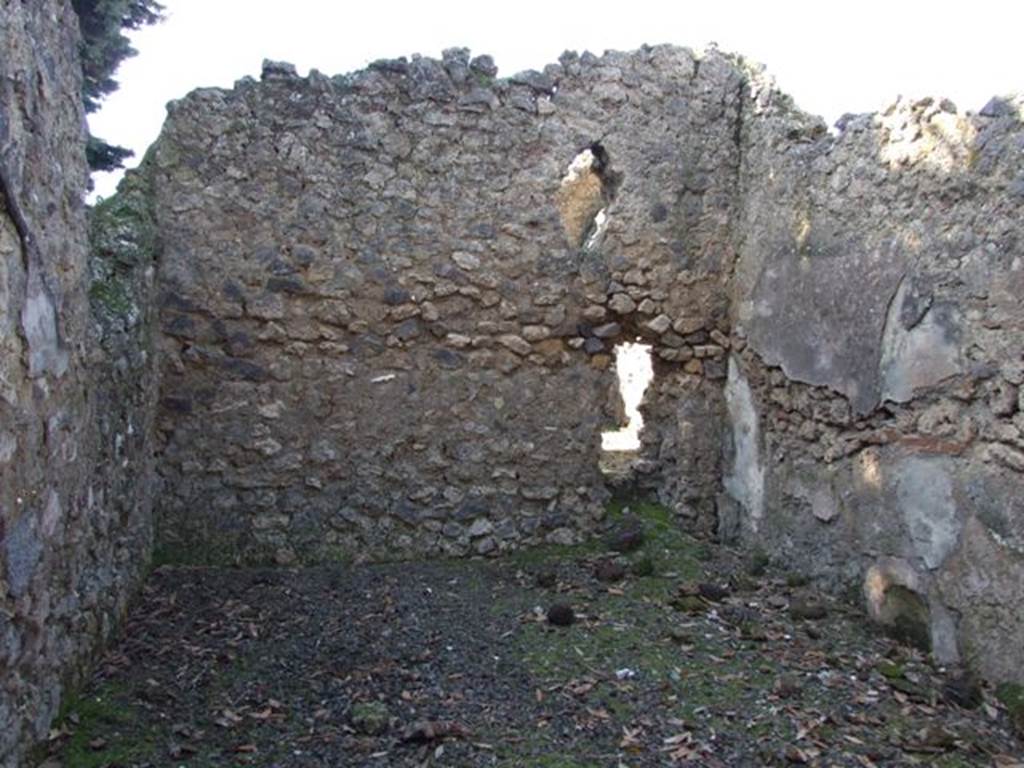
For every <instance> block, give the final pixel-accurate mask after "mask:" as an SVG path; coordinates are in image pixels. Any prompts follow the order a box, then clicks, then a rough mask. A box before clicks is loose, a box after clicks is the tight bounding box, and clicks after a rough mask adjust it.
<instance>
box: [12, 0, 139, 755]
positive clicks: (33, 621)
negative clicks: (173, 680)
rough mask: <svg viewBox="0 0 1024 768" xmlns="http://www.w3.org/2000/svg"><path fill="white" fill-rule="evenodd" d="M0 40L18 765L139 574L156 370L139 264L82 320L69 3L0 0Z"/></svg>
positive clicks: (76, 74)
mask: <svg viewBox="0 0 1024 768" xmlns="http://www.w3.org/2000/svg"><path fill="white" fill-rule="evenodd" d="M0 48H2V50H3V55H2V57H0V181H2V189H0V765H3V766H17V765H21V764H22V762H21V757H22V755H23V753H24V751H25V749H26V748H27V747H28V746H30V745H31V744H32V742H33V741H35V740H37V739H40V738H42V737H44V736H45V735H46V733H47V729H48V727H49V725H50V722H51V720H52V718H53V716H54V714H55V713H56V711H57V708H58V705H59V702H60V700H61V698H62V697H63V695H64V693H65V691H66V690H67V686H68V684H73V683H74V682H75V680H76V679H77V678H78V676H79V674H80V673H81V671H82V670H83V669H84V667H85V665H86V664H87V663H88V660H89V658H90V656H91V654H92V652H93V651H94V650H95V649H96V647H97V646H98V645H99V644H101V643H102V642H103V640H104V639H105V638H106V637H107V636H108V635H109V634H110V632H111V631H112V628H113V626H114V625H115V622H116V620H117V618H118V616H119V615H120V614H121V613H122V612H123V610H124V607H125V604H126V601H127V599H128V597H129V596H130V595H131V593H132V592H133V590H134V589H135V588H136V587H137V586H138V584H139V581H140V579H141V575H142V572H143V570H144V568H145V565H146V562H147V558H148V554H147V553H148V550H149V547H150V540H151V526H150V517H149V506H148V490H147V489H148V487H149V483H148V481H147V476H148V475H149V474H151V471H152V459H151V457H152V439H151V438H152V430H151V428H150V426H149V425H150V423H151V422H152V414H153V411H154V406H155V379H154V376H155V367H154V366H153V365H152V356H151V352H152V343H151V341H150V340H149V337H148V336H147V335H146V333H145V332H144V330H143V325H144V324H143V323H142V322H141V321H140V318H142V317H144V316H145V311H143V310H141V309H140V307H139V305H138V303H137V302H138V301H142V302H145V301H146V294H145V291H144V290H143V288H144V284H145V281H146V276H145V273H144V270H143V271H142V272H141V273H140V274H139V276H138V280H137V284H136V286H135V288H136V289H137V290H135V292H134V293H133V294H132V296H131V297H128V296H125V297H124V300H123V301H122V303H121V304H119V305H117V306H116V307H114V308H109V307H108V308H107V309H105V310H103V311H102V312H100V314H98V315H96V316H94V315H93V314H92V313H91V312H90V301H89V296H88V295H87V285H88V283H89V280H90V270H89V266H88V258H87V257H88V246H87V225H86V218H85V206H84V205H83V202H82V197H83V194H84V190H85V187H86V167H85V152H84V150H85V136H84V116H83V114H82V108H81V98H80V85H81V82H80V77H81V75H80V66H79V62H78V53H77V51H78V25H77V19H76V17H75V15H74V13H73V11H72V10H71V6H70V3H66V2H56V1H46V2H33V3H19V2H5V3H3V4H0ZM96 266H97V268H98V269H101V270H102V269H104V267H102V264H101V262H100V261H97V262H96ZM122 271H124V270H122ZM149 279H150V280H151V279H152V273H151V272H150V275H149ZM93 298H94V299H95V298H96V296H94V297H93ZM108 298H109V297H108ZM132 308H133V311H134V312H135V315H134V319H127V320H126V319H125V313H126V312H127V313H128V314H131V311H129V310H131V309H132ZM150 325H152V324H150ZM147 347H148V348H149V351H148V352H146V348H147ZM147 354H149V357H147V356H146V355H147Z"/></svg>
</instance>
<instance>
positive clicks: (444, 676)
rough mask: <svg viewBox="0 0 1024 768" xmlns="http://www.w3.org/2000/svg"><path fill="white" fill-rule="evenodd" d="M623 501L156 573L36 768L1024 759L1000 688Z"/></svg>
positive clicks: (795, 578)
mask: <svg viewBox="0 0 1024 768" xmlns="http://www.w3.org/2000/svg"><path fill="white" fill-rule="evenodd" d="M632 512H633V514H634V515H636V517H635V518H630V517H628V516H627V517H626V518H625V520H626V522H625V523H623V522H621V521H620V522H619V523H618V524H617V525H618V526H619V527H618V529H617V530H618V534H617V535H613V536H611V537H610V538H606V539H604V540H602V541H595V542H591V543H589V544H586V545H582V546H579V547H574V548H548V549H542V550H536V551H532V552H527V553H524V554H522V555H519V556H517V557H513V558H508V559H504V560H490V561H482V560H475V561H473V560H470V561H458V562H432V563H395V564H386V565H335V566H324V567H316V568H306V569H265V570H239V569H228V568H223V569H213V568H204V569H196V568H174V567H161V568H158V569H156V570H155V571H154V572H153V574H152V576H151V578H150V580H149V582H148V584H147V586H146V588H145V590H144V593H143V595H142V597H141V599H140V600H139V602H138V604H137V605H136V606H135V608H134V610H133V611H132V613H131V615H130V616H129V617H128V619H127V621H126V624H125V626H124V630H123V633H122V639H121V640H120V641H119V642H118V644H117V645H116V646H114V647H113V648H111V649H110V650H109V652H108V653H107V654H106V655H105V656H104V658H103V659H102V661H101V663H100V665H99V667H98V669H97V672H96V674H95V675H94V677H93V679H92V681H91V682H90V684H89V685H88V687H87V688H86V690H85V691H83V693H82V694H81V695H80V696H79V697H78V698H77V699H75V700H74V701H73V702H71V703H70V704H69V705H68V706H67V707H66V711H65V713H64V715H63V717H62V720H61V721H60V724H59V725H58V726H57V727H55V729H54V732H53V733H52V735H51V739H50V742H49V744H48V745H46V749H44V751H43V752H42V753H41V754H40V755H39V756H38V759H37V760H36V761H35V764H36V765H40V766H45V767H46V768H57V766H66V767H67V768H91V767H92V766H97V767H98V766H111V767H113V766H119V767H121V768H129V767H136V768H142V767H144V766H186V767H188V768H192V767H193V766H281V767H282V768H284V767H286V766H287V767H293V766H294V767H296V768H297V767H299V766H303V767H306V766H308V767H310V768H312V767H313V766H318V767H319V766H381V767H382V768H383V767H385V766H535V767H538V768H539V767H543V768H577V767H582V766H616V767H618V766H630V767H632V766H637V767H639V766H672V765H679V766H759V765H811V766H868V767H870V766H890V765H891V766H896V765H901V766H902V765H920V766H974V765H982V766H998V768H1011V767H1012V766H1021V765H1022V764H1021V763H1020V762H1017V760H1018V758H1017V757H1016V756H1019V755H1021V754H1022V747H1021V744H1020V742H1019V741H1017V740H1016V739H1015V737H1014V736H1013V735H1012V733H1013V732H1012V727H1011V725H1010V722H1009V719H1008V717H1007V714H1006V712H1005V711H1004V710H1003V709H1002V707H1001V706H1000V705H999V703H998V701H997V699H996V697H995V696H994V695H993V694H992V692H991V691H990V690H988V689H986V688H985V687H982V686H978V685H977V684H976V683H974V681H972V680H971V679H970V678H968V677H963V676H960V675H958V674H957V673H956V671H955V670H942V669H940V668H937V667H935V666H934V665H932V664H931V663H929V661H928V659H927V658H926V656H925V655H924V654H922V653H921V652H919V651H917V650H914V649H911V648H908V647H905V646H902V645H900V644H898V643H896V642H895V641H893V640H890V639H887V638H885V637H882V636H880V635H878V634H876V633H874V632H873V631H871V630H870V629H869V628H867V627H866V626H865V625H864V623H863V618H862V616H861V615H860V613H859V611H857V610H856V609H854V608H853V607H850V606H846V605H844V604H841V603H837V602H834V601H832V600H830V599H829V598H827V597H823V596H821V595H820V594H819V590H816V589H815V587H814V585H813V584H809V583H806V581H805V580H804V579H802V578H801V577H800V575H799V574H793V573H784V572H779V571H774V570H772V569H771V568H766V567H765V565H764V563H760V562H750V561H744V560H741V559H740V558H739V556H738V555H736V554H735V553H733V552H730V551H728V550H726V549H724V548H720V547H715V546H712V545H708V544H703V543H700V542H696V541H694V540H692V539H689V538H688V537H686V536H685V535H683V534H681V533H678V532H677V531H676V529H675V527H674V526H673V525H672V524H671V522H670V521H669V520H668V519H667V515H666V513H665V512H664V510H660V509H659V508H657V507H655V506H653V505H635V506H634V509H633V510H632ZM630 520H632V521H633V522H630ZM638 527H642V529H643V537H642V542H638V541H637V540H636V539H637V538H638V537H636V536H634V535H633V534H634V532H635V530H636V529H637V528H638ZM637 544H639V546H638V547H637V548H635V549H632V548H633V547H634V546H636V545H637ZM619 550H631V551H627V552H622V551H619ZM554 605H560V606H561V607H560V608H559V609H556V610H555V611H554V612H553V614H552V616H551V618H552V619H556V620H557V619H559V618H562V619H566V620H568V619H569V618H571V619H572V623H571V624H569V625H568V626H555V625H553V624H552V623H551V621H550V620H549V617H548V613H549V609H551V607H552V606H554ZM559 614H561V616H559Z"/></svg>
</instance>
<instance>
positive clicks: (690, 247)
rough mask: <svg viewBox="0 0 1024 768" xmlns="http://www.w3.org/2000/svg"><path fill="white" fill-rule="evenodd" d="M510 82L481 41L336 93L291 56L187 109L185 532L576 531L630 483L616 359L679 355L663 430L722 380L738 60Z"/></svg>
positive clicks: (592, 61) (255, 545)
mask: <svg viewBox="0 0 1024 768" xmlns="http://www.w3.org/2000/svg"><path fill="white" fill-rule="evenodd" d="M494 74H495V69H494V67H493V64H492V63H491V62H490V60H489V58H487V57H481V58H477V59H473V60H470V59H469V56H468V54H467V52H466V51H462V50H456V51H450V52H449V53H448V54H446V57H445V59H444V61H433V60H429V59H420V58H417V59H414V60H413V61H411V62H405V61H388V62H381V63H379V64H376V65H373V66H371V67H370V68H369V69H368V70H366V71H364V72H359V73H356V74H354V75H352V76H349V77H338V78H333V79H331V78H327V77H324V76H321V75H318V74H316V73H314V74H312V75H311V76H310V77H309V78H298V77H296V76H295V75H294V73H293V72H292V71H291V70H290V68H288V67H287V66H281V65H273V64H268V65H267V67H266V68H265V71H264V75H263V79H262V82H259V83H257V82H253V81H243V82H241V83H239V84H238V85H237V87H236V88H235V89H234V90H232V91H223V90H201V91H197V92H195V93H193V94H192V95H190V96H189V97H187V98H186V99H184V100H182V101H180V102H176V103H175V104H173V105H172V107H171V109H170V115H169V118H168V122H167V125H166V127H165V129H164V131H163V133H162V135H161V138H160V140H159V142H158V143H157V145H156V146H155V147H154V150H153V164H152V178H153V182H152V183H153V186H154V190H155V193H156V204H155V206H154V207H155V210H156V212H157V216H158V219H159V221H158V228H159V231H160V236H161V239H162V242H163V249H164V250H163V257H162V259H163V260H162V263H161V270H160V278H159V281H160V291H161V322H162V328H163V338H164V345H163V350H162V352H163V361H164V363H163V381H164V386H163V395H162V401H161V412H160V430H161V434H162V436H163V438H164V440H165V443H164V448H163V453H162V462H161V466H160V471H161V473H162V474H163V477H164V488H165V492H164V493H163V494H162V501H161V514H160V535H159V538H160V546H163V547H166V548H167V549H168V551H170V552H175V553H181V554H183V555H184V556H187V557H189V558H193V559H194V558H198V559H201V560H210V561H217V562H219V561H223V560H224V559H225V558H227V559H241V560H248V561H253V560H256V561H259V560H267V559H272V560H276V561H277V562H284V563H288V562H293V561H296V560H303V559H307V560H313V559H322V558H351V557H353V556H356V555H369V556H376V557H396V556H405V555H410V554H414V553H420V554H424V553H438V554H463V553H467V552H476V553H481V554H484V553H496V552H500V551H503V550H505V549H507V548H509V547H513V546H516V545H518V544H519V543H522V542H538V541H561V542H567V541H572V540H575V539H576V538H578V537H579V535H580V534H581V533H582V532H585V531H588V530H592V529H593V528H594V526H595V524H596V522H597V520H598V519H599V518H600V516H601V515H602V514H603V507H604V502H605V500H606V497H607V491H606V490H605V488H604V483H603V481H602V476H601V474H600V472H599V470H598V459H599V452H600V432H601V430H602V428H608V427H612V426H614V425H613V424H612V421H613V417H614V414H615V411H616V409H615V407H614V398H615V397H616V396H617V395H615V394H614V393H615V391H616V389H615V387H616V385H615V379H614V374H613V371H612V370H611V369H610V363H611V356H610V352H611V350H612V348H613V345H614V344H615V343H617V342H618V341H621V340H624V339H634V338H637V337H643V338H646V339H648V340H649V341H650V342H652V343H653V344H654V346H655V355H656V357H657V360H658V363H659V365H658V368H659V377H660V378H663V379H664V380H665V381H668V380H671V381H672V382H673V384H672V385H671V386H670V387H665V388H664V395H663V397H662V399H661V400H659V402H658V403H657V405H656V406H655V405H654V404H653V402H652V403H651V405H650V408H651V409H653V410H656V411H657V412H658V413H659V414H665V415H666V416H667V415H668V414H670V413H672V412H673V411H675V410H679V402H678V400H679V398H678V395H679V394H680V393H682V392H683V391H684V388H687V387H689V388H699V387H700V386H701V385H700V382H701V381H703V380H704V379H706V378H712V379H721V378H722V377H723V376H724V370H725V368H724V361H723V355H724V349H723V348H722V347H721V346H717V345H716V343H715V341H714V339H713V338H712V337H713V336H714V337H716V338H719V339H721V340H724V336H723V335H722V332H723V331H724V330H726V323H727V303H726V296H725V281H724V279H723V276H724V275H727V274H728V272H729V269H730V267H731V264H732V261H733V258H734V254H733V249H732V244H731V241H730V238H729V234H728V233H729V217H730V212H731V210H732V208H731V202H732V196H733V192H734V190H735V188H736V174H737V172H738V161H739V155H738V152H737V150H736V144H735V140H734V137H735V134H736V130H737V121H738V119H739V109H740V97H741V90H742V86H743V80H742V78H741V77H740V75H739V73H738V71H737V70H736V69H735V67H733V66H732V65H730V64H729V63H728V61H727V60H726V59H725V57H723V56H720V55H711V56H709V57H707V58H705V59H704V60H702V61H700V62H698V61H697V60H696V59H695V58H694V57H693V55H692V54H691V53H690V52H689V51H685V50H682V49H675V48H669V47H661V48H653V49H648V50H645V51H642V52H639V53H635V54H628V55H627V54H608V55H606V56H604V57H602V58H597V57H594V56H591V55H589V54H587V55H584V56H583V57H578V56H575V55H567V56H565V57H563V59H562V61H561V63H559V64H557V65H553V66H551V67H548V68H547V69H545V70H544V72H533V73H525V74H523V75H520V76H516V77H513V78H511V79H510V80H502V81H498V80H495V79H494ZM712 389H713V390H714V391H719V390H720V387H714V388H712ZM673 418H675V417H674V416H673ZM679 418H685V417H684V416H680V417H679ZM701 429H704V430H710V433H711V434H710V436H709V438H708V440H709V443H710V444H712V445H717V442H718V441H717V439H716V438H715V435H716V434H717V431H718V421H712V422H711V423H710V424H709V425H704V426H702V427H701ZM676 442H677V440H676V437H675V430H674V429H672V430H666V431H665V434H664V435H663V436H660V435H657V434H656V433H655V431H651V433H650V435H649V436H648V452H649V454H650V455H651V457H652V458H651V461H650V462H649V465H650V466H649V467H648V470H649V474H655V475H656V474H657V473H659V472H660V471H662V470H665V469H667V468H669V467H671V472H672V474H673V476H676V477H687V475H688V473H690V472H691V471H692V472H693V483H691V484H689V485H686V487H685V489H684V490H683V491H682V492H679V493H678V494H669V498H667V500H669V501H672V502H675V503H677V505H678V506H679V507H680V509H681V511H685V512H686V514H687V515H688V516H690V517H691V518H703V523H702V524H703V525H704V527H706V528H710V527H711V525H712V523H711V522H710V521H713V519H714V496H715V486H716V481H715V480H714V479H713V477H712V476H711V475H708V476H707V477H706V479H701V478H699V477H698V476H697V474H696V473H697V470H701V471H702V470H703V468H704V466H703V464H702V463H701V462H698V461H696V460H695V458H694V457H692V456H690V455H689V454H687V451H686V447H685V446H682V447H681V446H677V445H676ZM715 455H717V451H715ZM672 487H675V486H672ZM694 489H699V490H700V491H701V492H697V491H695V490H694ZM673 496H677V497H678V498H674V497H673Z"/></svg>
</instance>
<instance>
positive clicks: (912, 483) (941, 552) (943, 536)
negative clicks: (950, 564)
mask: <svg viewBox="0 0 1024 768" xmlns="http://www.w3.org/2000/svg"><path fill="white" fill-rule="evenodd" d="M896 477H897V480H896V498H897V500H898V502H899V508H900V514H901V515H902V517H903V522H904V524H905V525H906V528H907V533H908V534H909V536H910V540H911V542H912V544H913V546H914V551H915V553H916V554H917V556H918V557H920V558H921V559H922V560H923V561H924V564H925V565H926V566H927V567H928V568H930V569H932V570H935V569H936V568H938V567H939V566H940V565H942V563H943V562H944V561H945V559H946V558H947V557H948V556H949V554H950V553H951V552H952V551H953V550H954V549H955V548H956V544H957V540H958V538H959V536H960V529H961V528H962V527H963V526H962V522H961V521H960V520H959V518H958V516H957V510H956V502H955V501H954V500H953V484H952V482H951V481H950V478H949V473H948V472H947V468H946V466H945V460H943V459H935V458H932V459H925V458H921V457H918V456H911V457H909V458H906V459H904V460H903V461H901V462H900V465H899V468H898V471H897V472H896Z"/></svg>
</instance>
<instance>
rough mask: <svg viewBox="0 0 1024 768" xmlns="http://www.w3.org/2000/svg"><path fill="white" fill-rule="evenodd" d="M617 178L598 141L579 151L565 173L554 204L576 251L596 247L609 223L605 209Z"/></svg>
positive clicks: (610, 198)
mask: <svg viewBox="0 0 1024 768" xmlns="http://www.w3.org/2000/svg"><path fill="white" fill-rule="evenodd" d="M618 181H619V176H618V174H616V173H614V172H613V171H612V170H611V161H610V159H609V157H608V151H607V150H606V149H605V148H604V146H603V145H602V144H601V142H599V141H595V142H593V143H592V144H590V145H589V146H588V147H586V148H585V149H583V150H581V151H580V152H579V153H578V154H577V155H576V157H574V158H573V160H572V162H571V163H569V167H568V169H566V172H565V176H563V177H562V183H561V185H560V186H559V188H558V193H557V197H556V202H557V204H558V211H559V214H560V215H561V218H562V227H563V229H564V230H565V237H566V240H568V241H569V244H570V245H572V246H573V247H576V248H585V249H591V248H594V247H596V246H597V245H598V243H599V242H600V239H601V235H603V234H604V230H605V227H606V226H607V223H608V215H607V206H608V203H610V202H611V201H612V198H613V197H614V196H615V188H616V187H617V186H618Z"/></svg>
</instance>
